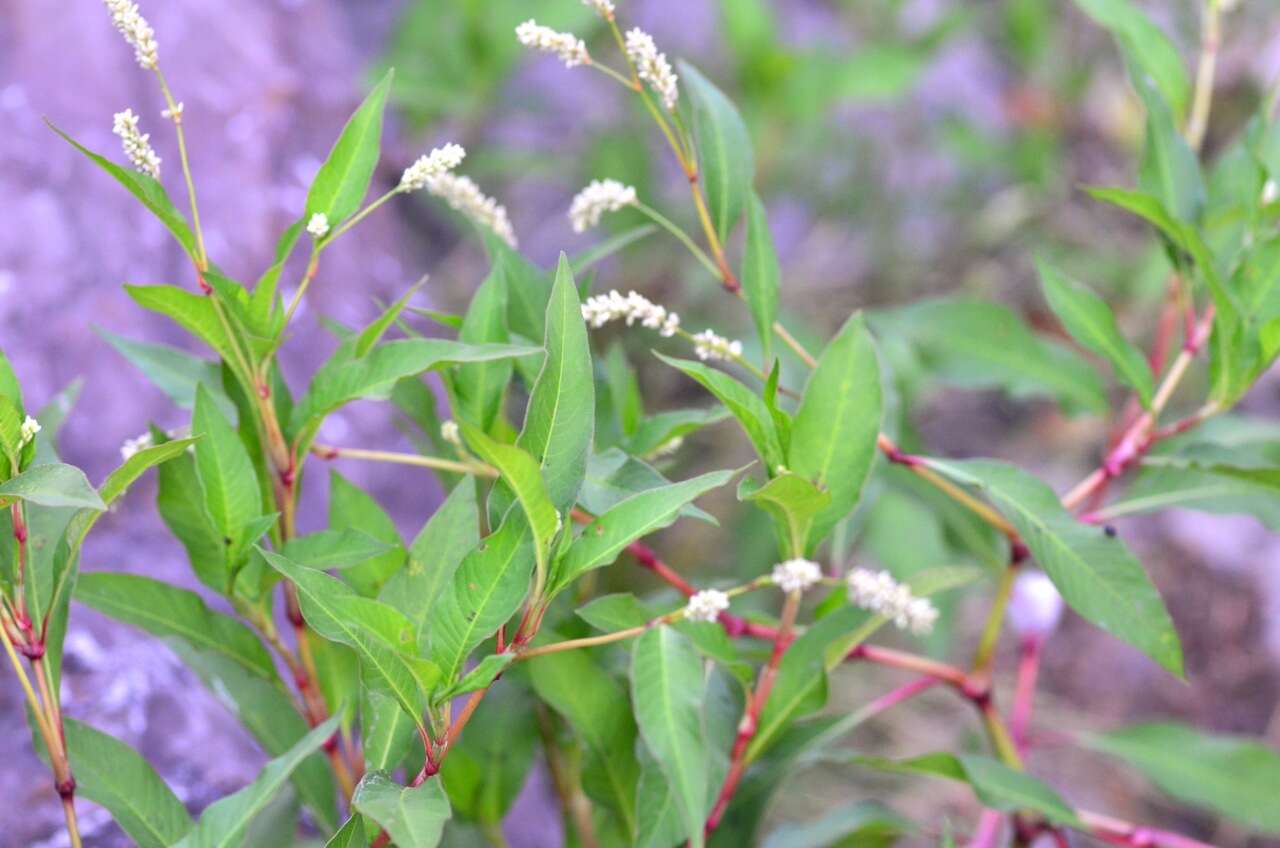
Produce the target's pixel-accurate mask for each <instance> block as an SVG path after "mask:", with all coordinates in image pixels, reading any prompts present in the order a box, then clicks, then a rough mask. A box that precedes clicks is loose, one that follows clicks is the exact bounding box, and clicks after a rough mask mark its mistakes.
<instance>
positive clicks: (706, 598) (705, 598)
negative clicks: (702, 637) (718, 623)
mask: <svg viewBox="0 0 1280 848" xmlns="http://www.w3.org/2000/svg"><path fill="white" fill-rule="evenodd" d="M728 608H729V596H728V595H726V594H725V593H724V592H721V591H720V590H719V589H703V590H702V591H701V592H697V593H695V594H693V595H691V596H690V597H689V604H688V605H687V606H686V607H685V608H684V617H685V619H686V620H687V621H715V620H716V619H717V618H719V617H720V613H722V612H724V611H725V610H727V609H728Z"/></svg>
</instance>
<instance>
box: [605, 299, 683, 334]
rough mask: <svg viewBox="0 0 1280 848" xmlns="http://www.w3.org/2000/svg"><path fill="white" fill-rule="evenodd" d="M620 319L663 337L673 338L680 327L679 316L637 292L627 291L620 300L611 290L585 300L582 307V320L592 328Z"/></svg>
mask: <svg viewBox="0 0 1280 848" xmlns="http://www.w3.org/2000/svg"><path fill="white" fill-rule="evenodd" d="M622 319H626V322H627V326H628V327H630V326H631V325H632V324H635V323H637V322H639V323H640V324H641V326H644V327H648V328H649V329H650V330H657V331H658V332H659V333H660V334H661V335H662V336H663V337H665V338H670V337H671V336H674V335H675V334H676V330H678V329H679V328H680V316H679V315H677V314H676V313H675V312H668V311H667V309H666V307H664V306H659V305H658V304H656V303H654V302H653V301H651V300H649V299H648V298H647V297H645V296H644V295H642V294H640V293H639V292H634V291H633V292H628V293H627V296H626V297H623V296H622V295H620V294H618V291H617V289H614V290H613V291H611V292H609V293H608V294H598V295H595V296H594V297H589V298H587V302H586V303H584V304H582V320H583V321H586V322H587V323H588V324H590V325H591V326H592V328H593V329H599V328H600V327H603V326H604V325H605V324H608V323H609V322H610V321H618V320H622Z"/></svg>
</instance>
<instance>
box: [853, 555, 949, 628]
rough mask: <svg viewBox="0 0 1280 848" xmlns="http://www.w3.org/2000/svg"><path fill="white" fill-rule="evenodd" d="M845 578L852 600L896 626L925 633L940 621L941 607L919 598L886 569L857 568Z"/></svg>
mask: <svg viewBox="0 0 1280 848" xmlns="http://www.w3.org/2000/svg"><path fill="white" fill-rule="evenodd" d="M845 581H846V582H847V583H848V584H849V602H850V603H852V604H855V605H857V606H860V607H862V608H863V609H866V610H871V611H872V612H875V613H878V614H880V615H883V616H884V617H885V618H887V619H889V620H890V621H892V622H893V623H894V625H896V626H897V627H900V628H903V629H907V630H910V631H911V632H912V633H915V634H917V635H923V634H925V633H928V632H929V631H930V630H932V629H933V625H934V622H936V621H937V620H938V610H937V608H936V607H935V606H934V605H933V604H932V603H930V602H929V599H928V598H917V597H916V596H915V595H913V594H911V587H909V586H906V585H904V584H902V583H899V582H898V581H897V580H894V579H893V576H892V575H891V574H889V572H887V571H871V570H870V569H867V568H855V569H854V570H853V571H850V572H849V575H848V577H846V578H845Z"/></svg>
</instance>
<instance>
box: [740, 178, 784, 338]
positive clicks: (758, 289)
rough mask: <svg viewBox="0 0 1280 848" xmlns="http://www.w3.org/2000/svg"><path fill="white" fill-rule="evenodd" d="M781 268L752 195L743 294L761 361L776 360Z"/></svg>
mask: <svg viewBox="0 0 1280 848" xmlns="http://www.w3.org/2000/svg"><path fill="white" fill-rule="evenodd" d="M781 280H782V267H781V266H780V265H779V264H778V252H777V250H776V249H775V248H774V246H773V234H772V233H770V232H769V221H768V219H767V218H766V216H765V208H764V203H763V202H762V201H761V200H760V198H759V197H758V196H757V195H756V194H755V192H752V194H751V202H750V203H749V204H748V205H747V246H746V253H745V254H744V255H743V258H742V293H743V295H744V296H745V297H746V299H747V306H749V307H751V317H752V318H754V319H755V323H756V332H757V333H758V334H759V336H760V348H761V358H762V359H764V361H765V362H769V361H770V360H771V359H773V355H772V350H773V323H774V322H775V321H776V320H778V289H779V286H780V285H781Z"/></svg>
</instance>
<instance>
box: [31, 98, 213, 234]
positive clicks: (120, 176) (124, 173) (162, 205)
mask: <svg viewBox="0 0 1280 848" xmlns="http://www.w3.org/2000/svg"><path fill="white" fill-rule="evenodd" d="M45 123H46V124H48V125H49V129H51V130H53V131H54V132H56V133H57V134H58V135H60V136H62V138H63V139H65V140H66V142H67V143H68V144H70V145H71V146H72V147H74V148H75V149H76V150H79V151H80V152H81V153H83V154H84V155H85V156H86V157H87V158H88V159H89V161H91V162H93V163H94V164H95V165H97V166H98V167H99V168H101V169H102V170H104V171H106V172H107V173H108V174H110V175H111V176H112V177H114V178H115V180H116V182H118V183H120V185H122V186H124V187H125V188H126V189H128V191H129V193H130V194H132V195H133V196H134V197H136V198H138V200H140V201H142V205H143V206H145V207H147V209H149V210H150V211H151V213H152V214H153V215H155V216H156V217H157V218H159V219H160V223H162V224H164V226H165V228H166V229H167V230H168V231H169V232H170V233H171V234H172V235H173V237H174V238H175V239H176V240H177V242H178V244H180V245H182V249H183V250H185V251H186V252H187V255H188V256H190V257H191V258H192V259H195V257H196V240H195V236H193V235H192V234H191V228H190V227H188V226H187V219H186V218H184V217H182V213H181V212H179V211H178V208H177V207H176V206H174V205H173V201H172V200H170V199H169V195H168V193H167V192H166V191H165V190H164V186H162V185H161V184H160V181H159V180H156V179H154V178H153V177H152V176H151V175H149V174H143V173H140V172H138V171H135V170H133V169H132V168H122V167H121V166H119V165H117V164H115V163H114V162H111V161H109V160H107V159H104V158H103V157H101V156H99V155H98V154H96V153H94V152H93V151H92V150H89V149H88V148H87V147H84V146H82V145H81V144H80V143H79V142H78V141H76V140H75V139H74V138H72V137H71V136H69V135H67V134H66V133H65V132H63V131H62V130H60V129H58V128H57V127H56V126H54V125H53V124H52V123H50V122H49V121H48V120H46V121H45Z"/></svg>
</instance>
